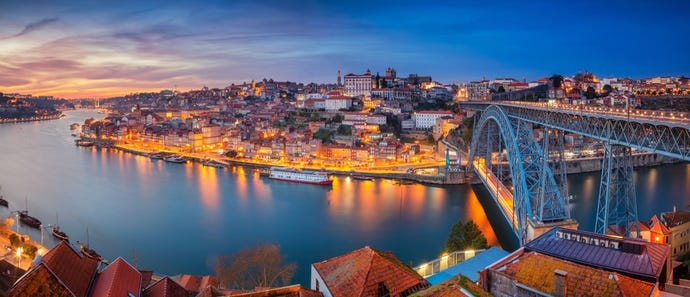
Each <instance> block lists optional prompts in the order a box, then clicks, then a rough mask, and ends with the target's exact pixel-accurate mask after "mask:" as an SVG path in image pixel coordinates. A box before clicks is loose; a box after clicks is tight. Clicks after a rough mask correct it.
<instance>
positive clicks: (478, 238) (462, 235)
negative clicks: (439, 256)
mask: <svg viewBox="0 0 690 297" xmlns="http://www.w3.org/2000/svg"><path fill="white" fill-rule="evenodd" d="M487 246H488V244H487V242H486V237H484V234H482V231H480V230H479V226H477V224H475V223H474V221H472V220H469V221H467V224H465V223H464V222H463V221H462V219H460V220H458V222H457V223H455V225H453V228H452V229H451V230H450V234H449V235H448V240H447V241H446V246H445V252H447V253H452V252H454V251H462V250H466V249H475V250H476V249H485V248H487Z"/></svg>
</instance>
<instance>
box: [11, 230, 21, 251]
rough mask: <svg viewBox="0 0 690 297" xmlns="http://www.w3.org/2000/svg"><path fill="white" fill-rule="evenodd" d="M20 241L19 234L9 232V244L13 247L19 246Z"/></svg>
mask: <svg viewBox="0 0 690 297" xmlns="http://www.w3.org/2000/svg"><path fill="white" fill-rule="evenodd" d="M20 243H21V241H20V240H19V236H18V235H17V234H14V233H12V234H10V245H11V246H12V247H13V248H17V247H19V244H20Z"/></svg>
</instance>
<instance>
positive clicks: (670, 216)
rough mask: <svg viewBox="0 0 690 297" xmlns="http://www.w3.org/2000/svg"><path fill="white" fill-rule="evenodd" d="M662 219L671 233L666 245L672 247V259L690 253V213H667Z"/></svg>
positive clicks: (662, 215) (663, 214)
mask: <svg viewBox="0 0 690 297" xmlns="http://www.w3.org/2000/svg"><path fill="white" fill-rule="evenodd" d="M661 219H662V221H663V222H664V224H665V225H666V228H667V230H668V231H669V234H668V241H667V242H666V243H668V244H670V245H671V257H673V258H676V257H677V256H679V255H681V254H683V253H686V252H688V251H690V212H688V211H674V212H665V213H662V214H661Z"/></svg>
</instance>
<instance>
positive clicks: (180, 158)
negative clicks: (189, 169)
mask: <svg viewBox="0 0 690 297" xmlns="http://www.w3.org/2000/svg"><path fill="white" fill-rule="evenodd" d="M163 160H165V161H166V162H170V163H187V158H185V157H183V156H180V155H171V156H167V157H165V158H163Z"/></svg>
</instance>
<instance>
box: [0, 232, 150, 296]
mask: <svg viewBox="0 0 690 297" xmlns="http://www.w3.org/2000/svg"><path fill="white" fill-rule="evenodd" d="M97 267H98V261H96V260H94V259H91V258H88V257H84V256H82V255H80V254H79V253H78V252H77V251H76V250H74V248H72V247H71V246H70V245H69V244H68V243H66V242H64V241H61V242H60V243H58V245H57V246H55V247H54V248H52V249H51V250H50V251H48V252H47V253H46V254H45V255H44V256H43V257H42V258H41V259H40V260H38V261H37V263H36V264H34V265H33V266H32V267H31V269H29V271H27V272H26V274H24V275H23V276H22V277H21V278H19V280H17V282H16V283H15V284H14V286H13V287H12V289H10V291H9V292H8V293H7V296H37V295H40V294H39V292H42V291H45V290H48V291H49V292H51V293H53V294H55V295H56V296H60V295H61V294H62V295H64V296H75V297H86V296H88V295H87V294H88V292H89V288H90V287H91V283H92V282H93V280H94V279H95V278H96V271H97V270H96V268H97ZM137 296H138V295H137Z"/></svg>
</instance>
